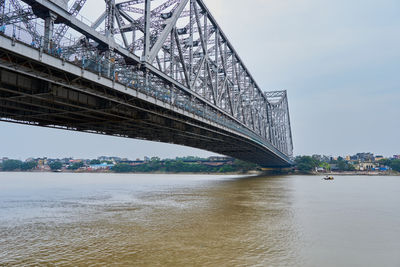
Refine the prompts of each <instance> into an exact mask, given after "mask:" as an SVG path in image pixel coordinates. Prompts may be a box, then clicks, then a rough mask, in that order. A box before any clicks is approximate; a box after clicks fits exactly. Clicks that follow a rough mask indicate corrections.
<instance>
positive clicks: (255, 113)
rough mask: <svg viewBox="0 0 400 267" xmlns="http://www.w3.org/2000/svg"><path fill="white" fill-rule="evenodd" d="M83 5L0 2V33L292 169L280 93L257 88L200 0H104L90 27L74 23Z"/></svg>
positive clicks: (45, 0)
mask: <svg viewBox="0 0 400 267" xmlns="http://www.w3.org/2000/svg"><path fill="white" fill-rule="evenodd" d="M85 4H86V0H74V1H73V2H72V3H70V6H69V7H68V6H67V3H65V1H63V0H54V1H49V0H0V15H1V20H0V26H1V27H2V28H1V29H2V32H0V33H2V34H3V35H5V36H8V37H10V38H11V41H12V42H14V43H15V42H22V43H27V44H30V46H31V48H34V49H36V50H38V52H39V60H40V57H42V55H50V56H53V57H56V58H58V59H60V60H62V62H67V63H68V62H69V63H73V64H75V65H78V66H79V67H80V68H81V69H82V71H83V70H87V71H90V72H93V73H95V74H97V76H98V77H99V79H100V78H101V77H104V78H108V79H109V80H111V81H112V85H111V87H114V86H115V84H121V85H123V86H125V88H132V89H135V90H137V91H140V92H143V93H144V94H145V95H146V96H151V97H153V98H154V99H156V100H157V99H158V101H161V102H163V103H165V104H168V105H170V106H171V107H176V108H178V109H180V110H183V112H185V111H186V112H188V113H190V114H192V115H194V116H195V117H196V116H197V117H198V118H199V119H205V120H209V121H210V122H211V123H215V124H218V125H222V126H224V127H226V128H227V129H230V130H231V131H236V132H237V133H239V134H242V135H245V136H247V137H248V138H250V139H251V140H252V141H253V142H256V143H258V144H260V145H262V146H264V147H267V148H268V149H269V150H271V151H273V153H275V154H276V155H278V156H279V157H281V158H283V161H286V162H287V163H289V162H290V159H291V157H292V156H293V144H292V135H291V127H290V117H289V107H288V100H287V93H286V91H275V92H263V91H262V90H261V89H260V87H259V86H258V85H257V83H256V82H255V81H254V79H253V77H252V76H251V74H250V72H249V71H248V69H247V68H246V66H245V65H244V64H243V62H242V60H241V59H240V57H239V55H238V54H237V52H236V51H235V49H234V48H233V46H232V45H231V44H230V42H229V40H228V39H227V37H226V36H225V34H224V33H223V31H222V30H221V28H220V27H219V25H218V24H217V22H216V20H215V19H214V18H213V16H212V15H211V14H210V12H209V10H208V9H207V7H206V6H205V4H204V3H203V1H201V0H153V1H151V0H133V1H126V2H119V3H116V2H115V0H105V11H104V12H103V13H102V14H101V15H100V16H99V17H98V18H96V20H95V21H94V22H85V21H84V20H83V19H82V18H79V15H78V13H79V12H80V10H81V9H82V8H83V7H84V5H85ZM72 36H74V37H72ZM3 76H4V74H3V75H2V79H3ZM2 90H3V91H4V90H5V89H4V88H2ZM58 93H59V92H58ZM2 117H3V120H10V119H12V120H15V121H18V119H17V118H13V116H12V115H7V116H4V115H2ZM53 124H55V122H54V123H53ZM53 124H51V125H53ZM49 125H50V124H49ZM85 131H89V129H87V130H85ZM94 131H96V130H94ZM99 131H100V130H97V131H96V132H99ZM120 135H122V136H123V134H120ZM165 141H167V140H165ZM181 143H182V142H181ZM189 145H190V144H189ZM197 147H198V146H197ZM209 150H212V148H209ZM214 151H215V150H214ZM243 159H244V158H243ZM250 160H251V159H250ZM253 161H255V160H253ZM264 165H267V164H264ZM282 165H283V164H282Z"/></svg>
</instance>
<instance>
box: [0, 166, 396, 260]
mask: <svg viewBox="0 0 400 267" xmlns="http://www.w3.org/2000/svg"><path fill="white" fill-rule="evenodd" d="M15 265H17V266H54V265H55V266H400V177H360V176H354V177H352V176H343V177H340V176H338V177H336V179H335V180H334V181H323V180H321V177H318V176H281V177H242V176H216V175H161V174H160V175H154V174H149V175H142V174H138V175H132V174H70V173H4V172H3V173H0V266H15Z"/></svg>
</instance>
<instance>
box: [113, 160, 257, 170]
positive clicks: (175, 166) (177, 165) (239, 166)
mask: <svg viewBox="0 0 400 267" xmlns="http://www.w3.org/2000/svg"><path fill="white" fill-rule="evenodd" d="M257 168H258V166H257V165H256V164H254V163H250V162H245V161H241V160H235V161H234V162H233V164H231V165H229V164H224V165H222V166H211V165H205V164H199V163H188V162H184V161H182V160H179V159H178V160H166V161H160V160H151V161H150V162H148V163H145V164H141V165H129V164H116V165H115V166H114V167H113V168H112V171H114V172H118V173H127V172H133V173H135V172H136V173H146V172H164V173H183V172H191V173H229V172H243V173H245V172H248V171H250V170H256V169H257Z"/></svg>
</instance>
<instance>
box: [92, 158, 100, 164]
mask: <svg viewBox="0 0 400 267" xmlns="http://www.w3.org/2000/svg"><path fill="white" fill-rule="evenodd" d="M96 164H101V162H100V160H98V159H92V160H91V161H90V165H96Z"/></svg>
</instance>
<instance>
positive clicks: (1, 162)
mask: <svg viewBox="0 0 400 267" xmlns="http://www.w3.org/2000/svg"><path fill="white" fill-rule="evenodd" d="M359 154H360V155H364V156H365V155H367V156H370V155H372V154H371V153H359ZM359 154H357V155H359ZM0 171H3V172H66V173H137V174H145V173H151V174H210V175H215V174H225V175H282V174H285V175H290V174H295V175H302V174H304V175H337V176H349V175H358V176H372V175H382V176H400V159H397V158H391V159H379V160H372V158H371V157H370V158H369V159H368V158H367V159H365V158H361V157H360V158H359V159H356V160H347V159H346V160H345V159H344V158H341V157H338V158H332V157H326V156H319V155H313V156H298V157H296V158H295V160H294V165H293V166H291V167H289V168H284V169H268V168H262V167H260V166H258V165H257V164H254V163H250V162H245V161H241V160H237V159H233V158H229V157H209V158H199V157H193V156H189V157H182V158H178V157H177V158H175V159H163V160H161V159H160V158H158V157H152V158H148V157H145V158H144V160H140V159H137V160H134V161H132V160H128V159H121V158H119V157H99V158H97V159H73V158H64V159H48V158H36V159H33V158H30V159H27V160H26V161H24V162H23V161H21V160H15V159H8V158H0Z"/></svg>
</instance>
